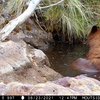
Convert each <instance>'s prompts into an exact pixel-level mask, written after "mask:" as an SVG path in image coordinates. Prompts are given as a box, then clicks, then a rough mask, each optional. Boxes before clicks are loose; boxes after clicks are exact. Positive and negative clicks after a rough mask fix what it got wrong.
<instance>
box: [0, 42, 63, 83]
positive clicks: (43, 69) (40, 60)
mask: <svg viewBox="0 0 100 100" xmlns="http://www.w3.org/2000/svg"><path fill="white" fill-rule="evenodd" d="M49 67H50V63H49V60H48V58H47V56H46V55H45V54H44V53H43V52H42V51H41V50H38V49H34V48H33V47H31V46H28V45H27V44H26V43H25V42H23V41H18V42H13V41H8V42H3V43H0V82H4V83H9V82H13V81H18V82H22V83H23V82H24V83H30V84H37V83H41V82H46V81H47V80H55V79H58V78H59V77H62V76H61V75H60V74H59V73H57V72H55V71H54V70H52V69H51V68H49Z"/></svg>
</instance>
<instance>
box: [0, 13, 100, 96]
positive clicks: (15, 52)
mask: <svg viewBox="0 0 100 100" xmlns="http://www.w3.org/2000/svg"><path fill="white" fill-rule="evenodd" d="M10 17H11V16H10ZM10 17H9V15H8V14H6V13H4V14H2V15H1V16H0V28H1V29H2V28H3V27H4V25H5V24H6V23H8V22H9V20H10V19H11V18H10ZM51 42H53V38H52V34H51V33H46V32H44V31H43V30H41V29H39V28H37V26H36V25H35V24H34V22H33V21H32V19H31V18H30V19H28V20H27V21H26V22H25V23H24V24H22V25H21V26H17V27H16V28H15V30H14V31H13V32H12V33H11V34H10V35H9V36H8V37H7V39H6V41H4V42H2V43H0V95H99V94H100V82H99V81H98V80H96V79H93V78H89V77H86V76H76V77H64V78H63V76H62V75H60V74H59V73H57V72H55V71H54V70H53V69H51V68H50V63H49V60H48V57H47V56H46V55H45V54H44V53H43V51H41V50H40V49H46V48H47V47H48V46H49V43H51Z"/></svg>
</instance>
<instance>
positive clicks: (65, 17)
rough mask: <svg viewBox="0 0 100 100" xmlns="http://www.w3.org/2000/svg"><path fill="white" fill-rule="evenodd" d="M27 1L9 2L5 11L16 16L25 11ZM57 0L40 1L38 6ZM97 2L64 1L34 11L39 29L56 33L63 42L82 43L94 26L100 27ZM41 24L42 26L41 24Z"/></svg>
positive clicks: (13, 0) (16, 0)
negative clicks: (75, 41)
mask: <svg viewBox="0 0 100 100" xmlns="http://www.w3.org/2000/svg"><path fill="white" fill-rule="evenodd" d="M27 1H28V0H10V1H9V2H8V4H7V7H6V11H8V12H9V13H11V14H15V15H16V16H18V15H20V14H21V13H22V12H23V11H24V10H25V9H24V8H23V6H24V5H25V3H26V2H27ZM58 1H59V0H42V2H41V3H40V4H39V6H47V5H50V4H53V3H56V2H58ZM99 3H100V1H99V0H64V2H62V3H61V4H59V5H57V6H55V7H52V8H49V9H45V10H38V11H36V12H37V13H36V14H37V17H36V18H38V20H39V22H40V25H41V27H44V29H45V31H50V32H52V33H54V32H56V34H57V35H58V36H60V38H62V40H63V41H69V42H73V39H74V40H77V39H78V40H80V41H84V40H85V39H86V37H87V35H88V33H89V31H90V29H91V27H92V26H93V25H95V24H97V25H98V26H99V25H100V5H99ZM41 23H42V24H41Z"/></svg>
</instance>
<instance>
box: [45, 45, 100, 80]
mask: <svg viewBox="0 0 100 100" xmlns="http://www.w3.org/2000/svg"><path fill="white" fill-rule="evenodd" d="M45 53H46V55H47V56H48V58H49V60H50V63H51V67H52V69H54V70H55V71H57V72H59V73H60V74H62V75H63V76H71V77H73V76H77V75H80V74H82V75H85V76H89V77H93V78H96V79H98V80H100V73H95V74H93V73H88V74H85V73H81V72H79V71H77V70H74V69H73V68H71V67H70V66H69V65H68V63H70V62H71V61H73V60H76V59H77V58H85V57H86V55H87V53H88V46H87V45H81V44H78V45H68V44H61V43H58V44H55V45H52V46H50V47H49V48H48V49H47V50H46V51H45Z"/></svg>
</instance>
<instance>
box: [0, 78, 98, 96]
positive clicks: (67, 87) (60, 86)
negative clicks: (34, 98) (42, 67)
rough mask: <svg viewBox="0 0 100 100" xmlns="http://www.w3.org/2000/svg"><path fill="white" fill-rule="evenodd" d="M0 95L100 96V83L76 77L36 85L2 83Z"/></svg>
mask: <svg viewBox="0 0 100 100" xmlns="http://www.w3.org/2000/svg"><path fill="white" fill-rule="evenodd" d="M0 95H100V81H98V80H96V79H93V78H89V77H86V76H76V77H64V78H60V79H58V80H56V81H48V82H46V83H39V84H36V85H33V84H25V83H19V82H11V83H8V84H4V83H0Z"/></svg>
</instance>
